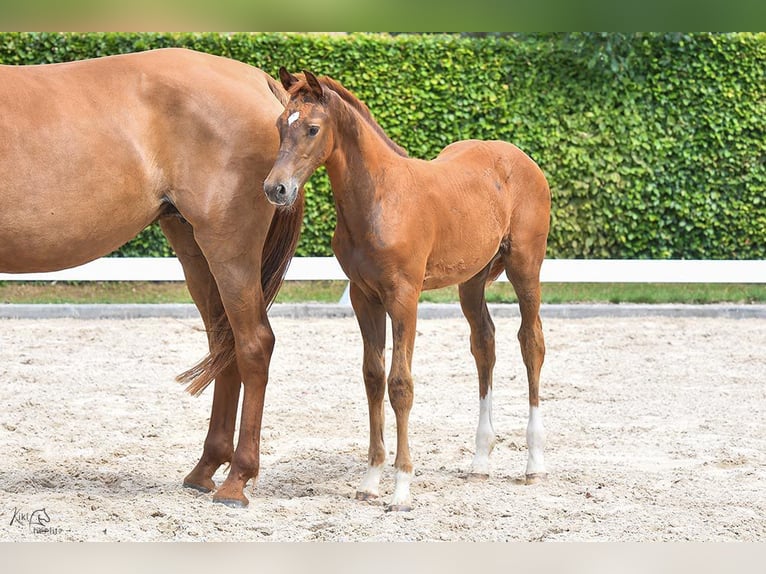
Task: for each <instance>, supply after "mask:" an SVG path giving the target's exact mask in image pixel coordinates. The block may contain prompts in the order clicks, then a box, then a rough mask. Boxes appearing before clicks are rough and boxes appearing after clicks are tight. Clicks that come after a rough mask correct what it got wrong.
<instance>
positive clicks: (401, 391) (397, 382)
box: [388, 375, 414, 412]
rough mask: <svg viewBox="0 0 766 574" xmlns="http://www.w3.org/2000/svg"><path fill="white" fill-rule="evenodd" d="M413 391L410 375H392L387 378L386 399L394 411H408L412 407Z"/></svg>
mask: <svg viewBox="0 0 766 574" xmlns="http://www.w3.org/2000/svg"><path fill="white" fill-rule="evenodd" d="M413 397H414V393H413V385H412V377H409V376H403V375H394V376H391V377H389V379H388V400H389V401H390V402H391V406H392V407H393V409H394V411H396V412H401V411H409V410H410V409H411V408H412V401H413Z"/></svg>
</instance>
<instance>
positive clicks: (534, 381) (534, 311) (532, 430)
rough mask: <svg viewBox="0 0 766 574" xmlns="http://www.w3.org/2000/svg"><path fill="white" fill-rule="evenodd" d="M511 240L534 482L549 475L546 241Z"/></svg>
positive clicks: (510, 270)
mask: <svg viewBox="0 0 766 574" xmlns="http://www.w3.org/2000/svg"><path fill="white" fill-rule="evenodd" d="M538 243H539V242H537V243H536V242H530V243H523V242H516V243H514V242H512V247H511V251H510V254H509V255H507V256H506V259H505V264H506V273H507V274H508V279H509V280H510V281H511V283H512V284H513V288H514V290H515V291H516V296H517V297H518V299H519V310H520V312H521V328H520V329H519V334H518V337H519V344H520V345H521V356H522V358H523V359H524V365H525V366H526V368H527V380H528V382H529V422H528V423H527V449H528V457H527V470H526V482H527V484H533V483H534V482H538V481H540V480H543V479H544V478H546V477H547V472H546V470H545V460H544V457H543V449H544V447H545V429H544V428H543V419H542V415H541V414H540V370H541V369H542V366H543V360H544V358H545V340H544V337H543V327H542V322H541V321H540V266H541V265H542V261H543V257H544V255H545V241H544V239H543V241H542V245H541V246H540V245H538Z"/></svg>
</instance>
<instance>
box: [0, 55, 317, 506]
mask: <svg viewBox="0 0 766 574" xmlns="http://www.w3.org/2000/svg"><path fill="white" fill-rule="evenodd" d="M280 94H281V95H282V97H283V98H285V97H286V94H285V92H284V91H283V90H282V87H281V86H280V85H279V83H278V82H276V81H274V80H273V79H271V78H270V77H269V76H268V75H267V74H265V73H264V72H262V71H261V70H259V69H257V68H254V67H252V66H249V65H246V64H244V63H241V62H237V61H234V60H230V59H226V58H221V57H216V56H211V55H208V54H202V53H198V52H193V51H190V50H183V49H163V50H156V51H150V52H143V53H136V54H128V55H119V56H109V57H104V58H97V59H93V60H84V61H80V62H72V63H63V64H49V65H39V66H0V271H3V272H11V273H26V272H37V271H53V270H57V269H62V268H66V267H71V266H75V265H80V264H82V263H85V262H87V261H90V260H92V259H95V258H97V257H101V256H103V255H106V254H108V253H109V252H111V251H112V250H114V249H116V248H118V247H119V246H120V245H122V244H123V243H125V242H126V241H128V240H129V239H131V238H132V237H133V236H135V235H136V234H137V233H138V232H140V231H141V230H142V229H143V228H144V227H146V226H147V225H148V224H150V223H152V222H153V221H156V220H159V223H160V225H161V227H162V230H163V231H164V233H165V235H166V236H167V238H168V240H169V241H170V243H171V245H172V246H173V248H174V249H175V251H176V254H177V255H178V258H179V259H180V261H181V264H182V265H183V269H184V273H185V276H186V281H187V285H188V288H189V291H190V293H191V295H192V298H193V299H194V302H195V303H196V305H197V307H198V308H199V311H200V314H201V316H202V319H203V321H204V324H205V327H206V329H207V331H208V341H209V355H208V356H207V358H206V359H204V360H203V361H202V362H201V363H199V364H198V365H197V366H196V367H194V368H192V369H190V370H189V371H187V372H186V373H184V374H183V375H180V376H179V379H180V380H183V381H186V382H189V383H190V385H189V390H190V391H191V392H193V393H199V392H201V391H202V389H204V388H205V386H206V385H207V384H209V383H210V382H212V380H213V379H215V381H216V383H215V388H214V393H213V405H212V413H211V417H210V426H209V429H208V433H207V438H206V439H205V443H204V448H203V452H202V456H201V458H200V460H199V462H198V464H197V465H196V466H195V467H194V469H193V470H192V471H191V473H190V474H189V475H188V476H186V478H185V480H184V484H185V485H186V486H189V487H193V488H196V489H199V490H202V491H211V490H213V489H215V483H214V482H213V479H212V477H213V474H214V473H215V472H216V470H217V469H218V468H219V466H220V465H222V464H223V463H230V464H231V467H230V471H229V473H228V476H227V477H226V479H225V481H224V482H223V483H222V485H221V486H220V488H218V490H217V492H216V493H215V495H214V497H213V499H214V500H215V501H217V502H223V503H227V504H230V505H235V506H244V505H246V504H247V502H248V500H247V498H246V497H245V495H244V494H243V488H244V486H245V484H246V483H247V481H248V480H250V479H255V478H256V477H257V474H258V469H259V444H260V432H261V430H260V429H261V417H262V412H263V401H264V392H265V388H266V383H267V375H268V368H269V361H270V358H271V353H272V347H273V344H274V336H273V333H272V330H271V327H270V326H269V321H268V317H267V314H266V312H267V306H268V304H269V303H270V302H271V301H272V300H273V298H274V296H275V294H276V292H277V290H278V289H279V286H280V285H281V283H282V280H283V278H284V273H285V271H286V269H287V265H288V263H289V261H290V259H291V257H292V255H293V253H294V250H295V246H296V242H297V239H298V235H299V230H300V225H301V219H302V208H303V201H302V198H301V199H299V201H298V202H297V204H296V208H294V209H290V210H275V208H274V206H273V205H271V204H270V203H269V202H268V201H267V200H266V198H265V196H264V194H263V191H262V185H263V180H264V177H265V176H266V174H267V173H268V171H269V169H270V168H271V165H272V164H273V162H274V159H275V158H276V153H277V149H278V145H279V139H278V134H277V131H276V129H275V128H274V122H275V121H276V119H277V117H278V116H279V115H280V113H281V112H282V110H283V105H282V102H280V100H279V99H278V97H275V96H279V95H280ZM283 101H286V100H283ZM241 385H243V386H244V397H243V406H242V415H241V424H240V430H239V438H238V442H237V448H236V450H234V429H235V422H236V417H237V409H238V402H239V396H240V386H241Z"/></svg>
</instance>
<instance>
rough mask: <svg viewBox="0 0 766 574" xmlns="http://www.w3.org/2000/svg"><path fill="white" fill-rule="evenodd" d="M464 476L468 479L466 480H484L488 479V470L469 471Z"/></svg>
mask: <svg viewBox="0 0 766 574" xmlns="http://www.w3.org/2000/svg"><path fill="white" fill-rule="evenodd" d="M465 478H466V480H468V482H484V481H485V480H488V479H489V473H488V472H469V473H468V474H467V475H466V477H465Z"/></svg>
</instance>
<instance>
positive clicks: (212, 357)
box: [176, 190, 304, 395]
mask: <svg viewBox="0 0 766 574" xmlns="http://www.w3.org/2000/svg"><path fill="white" fill-rule="evenodd" d="M303 203H304V196H303V191H302V190H301V193H300V195H299V197H298V199H297V200H296V201H295V203H294V204H293V205H292V206H291V207H290V208H288V209H278V210H277V211H276V212H275V213H274V217H273V219H272V220H271V226H270V227H269V232H268V235H267V236H266V242H265V243H264V245H263V255H262V258H261V287H262V289H263V298H264V300H265V303H266V308H267V309H268V308H269V307H270V306H271V304H272V303H273V302H274V299H275V298H276V296H277V293H278V292H279V288H280V287H281V286H282V282H283V281H284V279H285V274H286V273H287V268H288V267H289V266H290V261H291V260H292V258H293V255H294V254H295V249H296V248H297V246H298V239H299V238H300V234H301V223H302V222H303ZM209 329H210V331H209V333H208V341H209V344H210V353H209V354H208V355H207V356H206V357H205V358H204V359H202V360H201V361H200V362H199V363H197V364H196V365H194V366H193V367H192V368H191V369H189V370H187V371H184V372H183V373H181V374H180V375H178V376H177V377H176V380H177V381H178V382H179V383H184V384H188V386H187V387H186V390H187V391H189V393H191V394H193V395H199V394H200V393H202V391H204V390H205V388H207V386H208V385H209V384H210V383H212V382H213V380H214V379H215V378H216V377H217V376H218V375H219V374H220V373H221V371H223V370H224V369H225V368H226V367H228V366H229V365H230V364H231V363H233V362H234V361H235V360H236V352H235V348H234V334H233V333H232V330H231V326H230V325H229V319H228V317H227V316H226V314H225V313H224V314H222V315H221V316H220V317H219V318H218V320H217V321H216V322H215V324H213V325H211V326H210V327H209Z"/></svg>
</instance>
